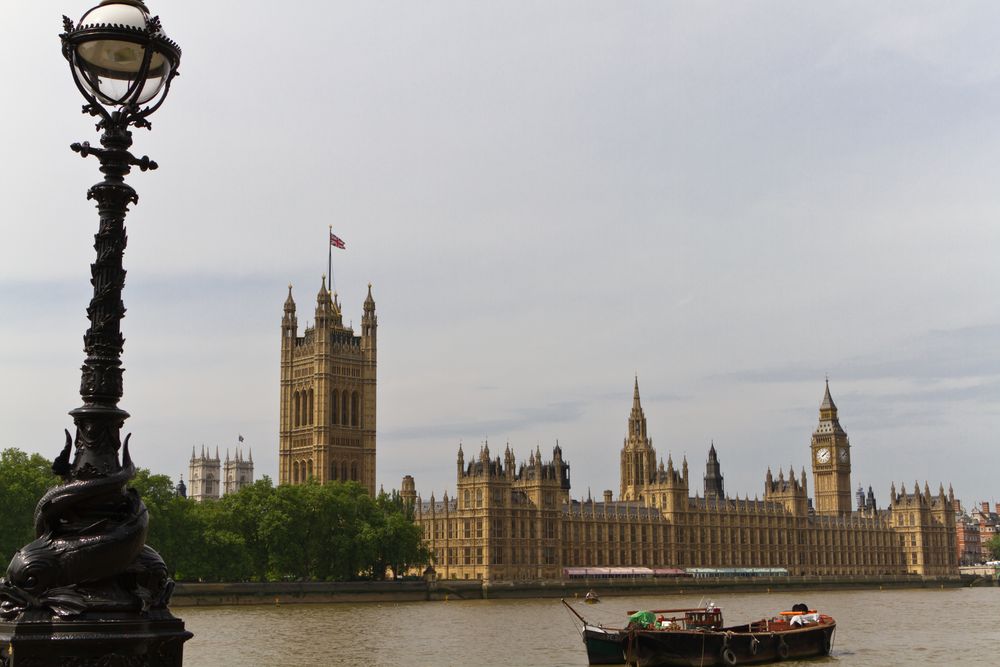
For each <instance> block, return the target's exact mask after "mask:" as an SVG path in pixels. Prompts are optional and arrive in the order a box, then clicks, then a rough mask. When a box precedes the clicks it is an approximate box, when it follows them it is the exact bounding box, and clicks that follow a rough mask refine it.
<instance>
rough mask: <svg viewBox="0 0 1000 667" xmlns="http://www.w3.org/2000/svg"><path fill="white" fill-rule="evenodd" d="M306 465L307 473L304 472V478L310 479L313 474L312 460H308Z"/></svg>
mask: <svg viewBox="0 0 1000 667" xmlns="http://www.w3.org/2000/svg"><path fill="white" fill-rule="evenodd" d="M306 465H307V466H308V469H307V473H306V479H310V478H311V477H312V476H313V462H312V461H310V462H309V463H308V464H306Z"/></svg>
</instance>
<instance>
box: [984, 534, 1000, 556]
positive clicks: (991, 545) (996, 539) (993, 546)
mask: <svg viewBox="0 0 1000 667" xmlns="http://www.w3.org/2000/svg"><path fill="white" fill-rule="evenodd" d="M986 548H987V549H988V550H989V553H990V556H991V557H992V560H1000V534H998V535H994V536H993V537H991V538H990V539H988V540H987V541H986Z"/></svg>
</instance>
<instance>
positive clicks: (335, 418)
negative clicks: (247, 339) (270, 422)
mask: <svg viewBox="0 0 1000 667" xmlns="http://www.w3.org/2000/svg"><path fill="white" fill-rule="evenodd" d="M315 318H316V319H315V323H314V325H313V326H311V327H306V329H305V331H303V333H302V336H299V335H298V318H297V317H296V306H295V300H294V299H292V288H291V286H290V285H289V287H288V298H287V299H286V300H285V308H284V316H283V317H282V320H281V405H280V421H279V424H280V425H279V429H280V431H279V437H278V481H279V483H281V484H302V483H304V482H306V481H307V480H309V479H315V480H316V481H318V482H328V481H348V480H350V481H356V482H359V483H360V484H361V485H362V486H364V487H365V488H366V489H368V493H369V494H371V495H372V496H374V495H375V380H376V377H375V370H376V330H377V328H378V319H377V318H376V316H375V300H374V299H373V298H372V289H371V285H368V298H366V299H365V302H364V313H363V315H362V316H361V335H360V336H356V335H355V334H354V329H353V327H351V326H344V318H343V315H342V313H341V307H340V303H339V302H338V301H337V295H336V294H334V295H331V294H330V292H329V291H327V289H326V280H325V277H324V280H323V283H322V285H321V286H320V290H319V294H317V295H316V310H315Z"/></svg>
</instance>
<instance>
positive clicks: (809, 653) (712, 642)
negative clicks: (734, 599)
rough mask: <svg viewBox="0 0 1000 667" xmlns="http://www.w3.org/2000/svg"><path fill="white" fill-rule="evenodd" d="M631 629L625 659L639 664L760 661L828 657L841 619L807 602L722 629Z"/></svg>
mask: <svg viewBox="0 0 1000 667" xmlns="http://www.w3.org/2000/svg"><path fill="white" fill-rule="evenodd" d="M658 625H659V626H660V627H657V625H650V626H648V627H644V628H639V629H637V628H635V627H633V628H631V629H630V630H629V631H628V632H627V637H626V639H625V647H624V654H625V661H626V662H627V663H628V664H630V665H635V666H636V667H673V666H675V665H682V666H692V667H693V666H697V667H709V666H711V665H726V666H727V667H730V666H732V665H757V664H762V663H768V662H778V661H781V660H789V659H800V658H812V657H819V656H824V655H828V654H829V653H830V647H831V646H832V645H833V635H834V632H835V631H836V628H837V623H836V621H835V620H834V619H833V618H831V617H830V616H827V615H825V614H819V613H817V612H816V611H815V610H811V609H809V608H808V607H806V606H805V605H796V606H795V608H794V609H793V610H792V611H784V612H781V614H779V615H778V616H776V617H773V618H764V619H761V620H759V621H754V622H752V623H747V624H744V625H733V626H729V627H720V628H691V629H688V628H674V627H669V626H666V627H664V624H662V623H661V624H658Z"/></svg>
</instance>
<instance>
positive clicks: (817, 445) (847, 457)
mask: <svg viewBox="0 0 1000 667" xmlns="http://www.w3.org/2000/svg"><path fill="white" fill-rule="evenodd" d="M811 450H812V469H813V492H814V493H815V499H816V513H817V514H848V513H850V511H851V443H850V440H849V439H848V438H847V433H845V432H844V429H843V428H841V426H840V420H839V419H838V418H837V406H836V404H835V403H834V402H833V397H832V396H830V380H829V379H827V381H826V391H825V393H824V394H823V402H822V403H820V406H819V424H818V425H817V426H816V430H815V431H814V432H813V435H812V445H811Z"/></svg>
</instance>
